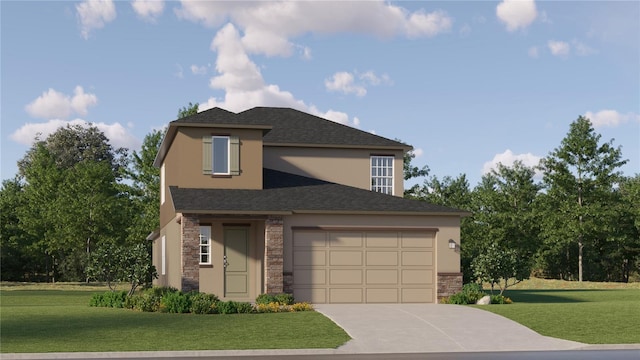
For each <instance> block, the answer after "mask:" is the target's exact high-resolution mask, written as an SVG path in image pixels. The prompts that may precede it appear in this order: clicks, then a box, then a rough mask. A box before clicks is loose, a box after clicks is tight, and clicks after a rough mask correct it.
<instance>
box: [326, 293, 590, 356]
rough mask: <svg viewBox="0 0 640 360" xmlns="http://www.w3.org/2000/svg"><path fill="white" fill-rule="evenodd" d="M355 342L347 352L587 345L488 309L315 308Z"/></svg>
mask: <svg viewBox="0 0 640 360" xmlns="http://www.w3.org/2000/svg"><path fill="white" fill-rule="evenodd" d="M488 306H492V305H488ZM314 307H315V309H316V310H317V311H319V312H321V313H322V314H324V315H325V316H327V317H328V318H330V319H331V320H333V321H334V322H335V323H336V324H338V325H339V326H340V327H342V328H343V329H344V330H345V331H346V332H347V333H348V334H349V335H350V336H351V337H352V338H353V340H351V341H349V342H348V343H346V344H345V345H343V346H341V347H339V348H338V352H346V353H403V352H405V353H406V352H450V351H456V352H460V351H520V350H523V351H524V350H529V351H533V350H570V349H579V348H582V347H585V344H582V343H578V342H573V341H567V340H561V339H556V338H550V337H546V336H542V335H540V334H538V333H536V332H535V331H533V330H530V329H529V328H527V327H524V326H522V325H520V324H518V323H516V322H514V321H511V320H509V319H507V318H504V317H502V316H499V315H495V314H493V313H490V312H488V311H484V310H480V309H475V308H471V307H468V306H460V305H445V304H379V305H378V304H357V305H348V304H316V305H314Z"/></svg>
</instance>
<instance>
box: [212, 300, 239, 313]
mask: <svg viewBox="0 0 640 360" xmlns="http://www.w3.org/2000/svg"><path fill="white" fill-rule="evenodd" d="M217 306H218V312H219V313H220V314H237V313H238V303H237V302H235V301H232V300H229V301H220V302H219V303H218V304H217Z"/></svg>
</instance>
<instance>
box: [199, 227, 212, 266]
mask: <svg viewBox="0 0 640 360" xmlns="http://www.w3.org/2000/svg"><path fill="white" fill-rule="evenodd" d="M200 264H203V265H211V226H200Z"/></svg>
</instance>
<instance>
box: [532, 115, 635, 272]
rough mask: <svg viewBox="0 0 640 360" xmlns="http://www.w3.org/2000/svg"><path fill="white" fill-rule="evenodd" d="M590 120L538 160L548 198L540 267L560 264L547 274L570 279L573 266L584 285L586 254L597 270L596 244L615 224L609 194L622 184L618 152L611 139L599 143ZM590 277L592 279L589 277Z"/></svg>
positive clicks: (580, 119)
mask: <svg viewBox="0 0 640 360" xmlns="http://www.w3.org/2000/svg"><path fill="white" fill-rule="evenodd" d="M600 137H601V136H600V135H599V134H597V133H595V130H594V129H593V127H592V125H591V122H590V121H589V119H587V118H585V117H583V116H580V117H578V119H577V120H576V121H574V122H573V123H572V124H571V125H570V127H569V132H568V134H567V136H566V137H565V138H564V139H563V140H562V142H561V145H560V147H558V148H556V149H555V150H553V151H552V152H551V153H550V154H549V155H548V156H547V157H546V158H544V159H542V161H541V164H540V169H541V170H542V171H543V174H544V177H543V183H544V186H545V190H546V193H545V194H544V196H543V199H542V201H541V204H543V209H545V211H542V212H541V214H543V217H542V220H543V221H542V234H543V238H544V246H543V248H542V249H541V252H540V261H541V264H542V266H543V267H548V268H552V264H554V263H556V264H560V266H559V268H556V269H553V270H554V273H551V274H549V275H552V276H560V277H562V278H566V279H569V278H573V276H574V274H575V271H574V269H575V266H576V265H577V272H578V280H579V281H582V280H583V277H584V276H583V272H584V270H583V265H584V264H583V259H584V251H585V248H587V249H588V250H587V251H588V253H589V256H590V257H589V261H588V263H589V264H590V265H595V263H596V262H597V261H598V260H597V256H598V253H597V249H598V247H599V243H600V242H601V241H603V240H604V239H605V238H606V237H607V232H608V228H610V226H611V224H613V223H614V222H615V219H616V214H615V210H614V208H615V206H611V205H613V204H614V203H615V201H616V199H615V196H614V192H613V189H614V187H615V186H617V184H618V183H619V182H620V180H621V173H620V172H619V171H618V169H619V168H620V167H621V166H622V165H623V164H625V163H626V162H627V161H626V160H622V155H621V150H620V148H619V147H618V148H615V147H614V146H613V140H611V141H609V142H607V143H604V144H600ZM587 275H588V278H593V277H592V275H593V272H589V273H588V274H587Z"/></svg>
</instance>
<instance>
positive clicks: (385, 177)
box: [371, 155, 393, 195]
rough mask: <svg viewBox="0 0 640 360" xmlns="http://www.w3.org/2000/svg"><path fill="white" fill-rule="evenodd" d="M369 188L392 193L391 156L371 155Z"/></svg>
mask: <svg viewBox="0 0 640 360" xmlns="http://www.w3.org/2000/svg"><path fill="white" fill-rule="evenodd" d="M371 190H372V191H377V192H381V193H383V194H389V195H393V156H383V155H372V156H371Z"/></svg>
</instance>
